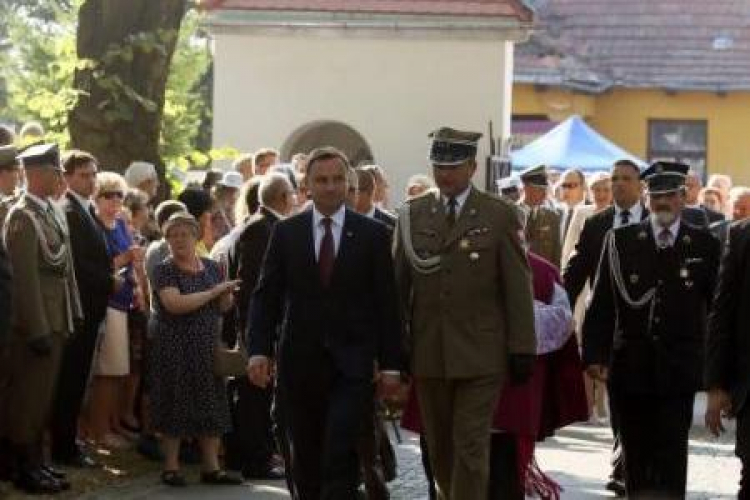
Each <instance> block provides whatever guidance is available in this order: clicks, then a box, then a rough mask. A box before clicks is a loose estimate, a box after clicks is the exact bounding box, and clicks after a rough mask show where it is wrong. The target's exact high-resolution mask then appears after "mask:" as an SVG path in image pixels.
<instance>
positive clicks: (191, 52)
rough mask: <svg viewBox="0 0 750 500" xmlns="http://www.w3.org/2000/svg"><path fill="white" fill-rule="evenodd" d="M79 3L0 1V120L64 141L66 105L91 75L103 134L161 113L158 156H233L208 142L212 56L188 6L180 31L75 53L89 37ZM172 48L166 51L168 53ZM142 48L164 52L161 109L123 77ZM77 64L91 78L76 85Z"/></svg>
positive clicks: (82, 94) (199, 161)
mask: <svg viewBox="0 0 750 500" xmlns="http://www.w3.org/2000/svg"><path fill="white" fill-rule="evenodd" d="M151 1H152V0H140V1H139V2H133V3H132V5H133V8H136V7H135V4H137V3H143V2H151ZM83 3H84V0H10V5H9V7H8V8H3V9H0V64H2V65H3V68H4V69H5V70H4V71H3V73H2V75H0V79H4V87H5V89H6V99H5V102H4V103H3V102H2V101H0V121H9V122H15V123H19V124H20V123H23V122H25V121H29V120H34V121H39V122H40V123H41V124H42V125H43V126H44V127H45V129H46V130H47V131H48V135H49V138H50V139H53V140H56V141H58V142H60V143H61V144H62V145H63V146H65V147H67V146H69V145H70V144H71V140H70V133H69V117H70V115H71V111H72V110H74V109H75V108H76V106H77V105H79V104H80V100H81V99H83V100H86V99H88V98H89V97H90V95H91V93H90V92H89V88H88V87H87V85H90V83H91V82H92V81H93V82H95V84H96V87H97V88H96V92H97V98H98V100H97V102H96V103H95V106H96V108H95V110H96V111H98V112H100V113H101V117H102V118H103V120H104V122H105V123H106V127H107V129H106V130H105V131H104V132H105V133H104V134H103V135H108V134H110V133H111V134H114V133H116V130H117V128H118V126H121V125H123V124H124V125H125V126H128V127H131V128H134V129H137V128H138V125H137V123H136V124H134V123H133V121H134V120H142V118H141V117H143V116H144V115H145V116H149V114H153V113H161V117H160V120H159V126H158V129H157V131H156V134H157V136H158V137H156V138H155V139H154V140H158V152H157V153H156V154H158V156H159V157H160V158H159V159H160V160H163V164H165V165H167V166H173V167H174V168H180V169H186V168H187V167H188V166H196V165H197V166H204V165H206V164H208V163H209V162H210V161H211V160H212V159H218V158H223V157H227V156H232V155H233V154H234V152H233V151H229V150H228V151H211V150H210V149H209V148H210V132H209V130H210V123H211V92H210V83H211V79H212V78H211V77H212V75H211V56H210V50H209V47H208V38H207V36H206V34H205V33H204V32H203V28H202V27H201V14H200V13H199V12H197V11H194V10H188V11H187V13H186V14H185V17H184V19H182V23H181V25H180V30H179V33H177V32H176V30H170V29H162V28H158V29H153V30H148V31H144V30H132V32H130V33H126V35H125V36H124V37H123V38H122V39H121V40H120V41H119V43H108V44H107V45H106V46H105V47H104V48H103V50H101V51H100V52H99V53H97V54H96V55H97V57H89V58H79V53H80V48H81V44H82V43H89V44H90V43H92V40H91V39H85V40H82V39H81V37H82V36H83V35H82V34H81V33H80V30H79V26H78V16H79V11H80V8H81V6H82V5H83ZM91 36H93V37H96V36H97V35H96V34H94V35H89V37H91ZM93 42H96V40H93ZM77 47H78V49H79V50H78V53H77V50H76V49H77ZM172 50H174V54H173V55H172V54H171V53H169V54H167V51H170V52H171V51H172ZM144 54H145V56H146V57H147V56H148V55H149V54H152V55H154V58H159V57H161V58H164V57H167V58H169V57H171V64H170V65H169V66H168V67H169V77H168V79H167V82H166V88H165V89H164V96H163V98H164V103H163V109H159V103H158V102H157V99H153V97H152V96H148V95H146V94H148V92H149V91H150V90H152V89H151V88H149V87H148V86H141V87H140V88H139V85H138V84H139V83H141V82H135V83H134V82H133V81H129V77H130V76H132V75H131V69H130V66H128V65H131V66H132V65H133V59H134V58H139V57H140V58H142V59H143V58H144ZM123 68H128V70H127V71H123ZM136 69H137V68H136ZM132 71H135V70H132ZM76 72H78V77H79V78H80V77H81V75H82V74H85V75H89V77H90V79H91V80H90V81H87V82H85V84H84V85H78V87H79V88H80V89H79V90H76V88H75V85H74V81H75V79H76ZM0 85H1V83H0ZM1 88H2V87H1V86H0V89H1ZM101 96H104V97H102V98H99V97H101ZM106 139H109V137H107V138H106ZM79 142H80V141H79ZM92 149H93V148H92ZM133 159H149V160H151V161H153V160H154V159H153V158H133ZM158 163H162V162H161V161H158ZM107 166H108V165H105V167H107ZM118 166H120V167H122V165H118ZM175 177H179V176H178V175H175Z"/></svg>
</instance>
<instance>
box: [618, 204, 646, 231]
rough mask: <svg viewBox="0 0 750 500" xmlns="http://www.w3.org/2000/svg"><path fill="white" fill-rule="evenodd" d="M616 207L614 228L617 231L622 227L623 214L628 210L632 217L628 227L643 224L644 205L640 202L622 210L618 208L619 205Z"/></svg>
mask: <svg viewBox="0 0 750 500" xmlns="http://www.w3.org/2000/svg"><path fill="white" fill-rule="evenodd" d="M614 207H615V221H614V224H613V226H612V227H614V228H615V229H617V228H618V227H620V226H622V213H623V212H624V211H625V210H627V211H628V212H630V217H629V220H630V222H628V225H630V224H638V223H639V222H641V219H642V218H643V205H642V204H641V203H640V202H639V203H636V204H635V205H633V206H632V207H630V208H627V209H626V208H622V207H619V206H617V203H615V204H614Z"/></svg>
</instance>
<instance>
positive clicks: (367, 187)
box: [354, 166, 396, 233]
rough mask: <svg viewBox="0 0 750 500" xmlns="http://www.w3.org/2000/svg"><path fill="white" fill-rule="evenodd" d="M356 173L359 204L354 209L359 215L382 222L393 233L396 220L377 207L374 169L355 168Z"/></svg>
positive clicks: (365, 167)
mask: <svg viewBox="0 0 750 500" xmlns="http://www.w3.org/2000/svg"><path fill="white" fill-rule="evenodd" d="M354 171H355V173H356V175H357V202H356V205H355V207H354V209H355V210H356V211H357V213H360V214H362V215H366V216H367V217H370V218H371V219H375V220H376V221H379V222H382V223H383V224H385V225H386V226H387V227H388V230H389V231H390V232H391V233H393V229H394V228H395V227H396V218H395V217H394V216H393V215H391V214H389V213H388V212H386V211H385V210H381V209H380V208H378V207H377V206H376V205H375V187H376V186H375V175H374V174H373V171H372V169H370V168H369V167H367V166H363V167H357V168H355V169H354Z"/></svg>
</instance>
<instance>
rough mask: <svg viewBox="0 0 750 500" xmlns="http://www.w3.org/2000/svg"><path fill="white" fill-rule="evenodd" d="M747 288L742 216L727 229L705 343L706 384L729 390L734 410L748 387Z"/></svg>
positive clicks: (749, 256)
mask: <svg viewBox="0 0 750 500" xmlns="http://www.w3.org/2000/svg"><path fill="white" fill-rule="evenodd" d="M749 291H750V220H744V221H740V222H737V223H735V224H733V225H732V226H731V228H730V229H729V238H728V241H727V246H726V248H725V252H724V256H723V258H722V261H721V270H720V271H719V284H718V286H717V290H716V297H715V299H714V306H713V309H712V312H711V315H710V316H709V320H708V342H707V344H706V348H707V353H706V386H707V387H708V388H709V389H713V388H722V389H725V390H727V391H730V392H731V394H732V402H733V411H734V412H735V413H738V412H739V411H740V410H741V409H742V408H743V407H744V405H745V402H746V400H747V393H748V389H750V293H749Z"/></svg>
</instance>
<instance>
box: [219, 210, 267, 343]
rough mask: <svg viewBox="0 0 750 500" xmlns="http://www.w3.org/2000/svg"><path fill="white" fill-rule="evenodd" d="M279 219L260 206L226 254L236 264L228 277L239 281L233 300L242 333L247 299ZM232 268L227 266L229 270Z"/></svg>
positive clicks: (247, 308)
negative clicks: (235, 296)
mask: <svg viewBox="0 0 750 500" xmlns="http://www.w3.org/2000/svg"><path fill="white" fill-rule="evenodd" d="M278 220H279V219H278V217H276V216H275V215H274V214H273V213H272V212H271V211H270V210H268V209H266V208H265V207H261V208H260V210H259V211H258V213H256V214H255V215H253V216H252V217H251V218H250V219H249V220H248V221H247V223H245V226H244V228H243V229H242V232H241V233H240V236H239V237H238V238H237V241H235V243H234V245H233V246H232V248H231V249H230V251H229V253H230V255H231V256H232V257H231V258H230V262H235V263H236V264H234V265H236V271H234V272H233V271H231V270H230V274H231V277H232V279H241V280H242V285H241V286H240V290H239V292H238V293H237V300H236V307H237V318H238V325H237V327H238V328H239V331H241V332H244V331H245V329H246V327H247V316H248V313H249V310H250V309H249V308H250V299H251V298H252V295H253V290H255V287H256V286H257V284H258V278H259V276H260V270H261V265H262V264H263V256H264V255H265V254H266V249H267V248H268V241H269V240H270V239H271V229H272V228H273V226H274V225H275V224H276V223H277V222H278ZM234 265H232V264H230V267H234Z"/></svg>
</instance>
